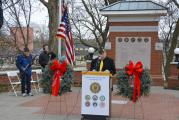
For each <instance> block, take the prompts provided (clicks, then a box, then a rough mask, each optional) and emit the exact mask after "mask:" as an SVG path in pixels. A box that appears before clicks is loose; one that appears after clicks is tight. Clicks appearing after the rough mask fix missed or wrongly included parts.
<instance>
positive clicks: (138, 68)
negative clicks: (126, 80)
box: [125, 61, 143, 102]
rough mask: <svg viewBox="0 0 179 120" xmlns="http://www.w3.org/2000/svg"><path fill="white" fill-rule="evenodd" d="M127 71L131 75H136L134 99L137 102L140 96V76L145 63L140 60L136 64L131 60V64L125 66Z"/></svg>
mask: <svg viewBox="0 0 179 120" xmlns="http://www.w3.org/2000/svg"><path fill="white" fill-rule="evenodd" d="M125 69H126V72H127V74H128V75H129V76H131V75H134V76H135V79H134V90H133V96H132V101H133V102H136V100H137V96H136V94H137V95H138V97H140V77H141V74H142V71H143V65H142V62H141V61H138V62H137V63H136V65H134V63H133V62H132V61H129V65H127V66H126V67H125Z"/></svg>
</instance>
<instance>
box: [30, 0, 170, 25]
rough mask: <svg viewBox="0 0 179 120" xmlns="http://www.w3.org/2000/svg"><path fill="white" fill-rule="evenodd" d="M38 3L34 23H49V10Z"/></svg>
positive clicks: (33, 16) (164, 0)
mask: <svg viewBox="0 0 179 120" xmlns="http://www.w3.org/2000/svg"><path fill="white" fill-rule="evenodd" d="M78 1H79V2H80V1H81V0H76V2H78ZM154 1H157V2H158V1H162V2H166V1H167V0H154ZM36 5H37V6H35V7H36V8H35V9H36V10H35V12H34V13H33V14H32V19H31V21H32V23H36V24H39V25H42V24H43V25H44V24H46V25H48V11H47V9H46V7H45V6H44V5H43V4H42V3H40V2H38V3H37V4H36Z"/></svg>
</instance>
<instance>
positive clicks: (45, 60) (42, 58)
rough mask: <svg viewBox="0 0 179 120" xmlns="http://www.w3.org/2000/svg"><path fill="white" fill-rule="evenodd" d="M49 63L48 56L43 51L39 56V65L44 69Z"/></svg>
mask: <svg viewBox="0 0 179 120" xmlns="http://www.w3.org/2000/svg"><path fill="white" fill-rule="evenodd" d="M48 61H49V54H48V53H46V52H45V51H43V52H42V53H41V54H40V56H39V64H40V65H41V66H42V67H43V68H45V66H46V65H47V64H48Z"/></svg>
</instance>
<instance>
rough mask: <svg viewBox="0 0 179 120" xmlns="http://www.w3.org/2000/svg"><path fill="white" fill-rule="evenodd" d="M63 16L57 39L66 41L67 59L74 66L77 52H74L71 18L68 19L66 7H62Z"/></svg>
mask: <svg viewBox="0 0 179 120" xmlns="http://www.w3.org/2000/svg"><path fill="white" fill-rule="evenodd" d="M62 10H63V16H62V19H61V24H60V25H59V27H58V31H57V38H61V39H64V40H65V48H66V51H65V52H66V57H67V61H68V62H69V63H70V64H71V65H72V66H73V63H74V60H75V51H74V40H73V37H72V32H71V27H70V22H69V17H68V9H67V7H66V6H64V5H62Z"/></svg>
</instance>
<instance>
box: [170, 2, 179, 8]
mask: <svg viewBox="0 0 179 120" xmlns="http://www.w3.org/2000/svg"><path fill="white" fill-rule="evenodd" d="M172 2H174V4H175V5H176V6H177V8H179V3H178V2H177V1H176V0H172Z"/></svg>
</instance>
